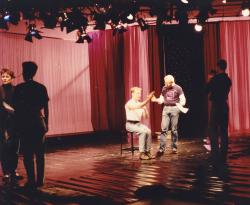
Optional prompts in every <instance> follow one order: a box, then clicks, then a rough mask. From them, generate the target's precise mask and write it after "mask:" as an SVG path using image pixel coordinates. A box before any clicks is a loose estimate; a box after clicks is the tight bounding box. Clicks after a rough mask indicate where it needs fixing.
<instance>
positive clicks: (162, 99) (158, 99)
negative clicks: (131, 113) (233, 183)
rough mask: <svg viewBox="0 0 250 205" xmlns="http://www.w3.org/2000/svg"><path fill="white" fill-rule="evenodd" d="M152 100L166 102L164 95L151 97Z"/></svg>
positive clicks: (160, 102)
mask: <svg viewBox="0 0 250 205" xmlns="http://www.w3.org/2000/svg"><path fill="white" fill-rule="evenodd" d="M151 101H152V102H157V103H158V104H162V103H164V97H163V95H160V97H158V98H156V97H155V96H153V97H152V99H151Z"/></svg>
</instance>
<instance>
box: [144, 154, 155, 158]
mask: <svg viewBox="0 0 250 205" xmlns="http://www.w3.org/2000/svg"><path fill="white" fill-rule="evenodd" d="M146 155H147V156H148V157H149V159H155V156H154V155H152V154H151V153H150V152H146Z"/></svg>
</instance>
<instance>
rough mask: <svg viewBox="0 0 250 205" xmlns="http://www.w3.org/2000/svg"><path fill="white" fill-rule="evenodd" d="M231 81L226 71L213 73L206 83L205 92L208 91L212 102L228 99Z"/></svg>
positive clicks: (221, 101) (222, 101)
mask: <svg viewBox="0 0 250 205" xmlns="http://www.w3.org/2000/svg"><path fill="white" fill-rule="evenodd" d="M231 85H232V82H231V79H230V78H229V77H228V75H227V74H226V73H219V74H217V75H215V76H214V77H213V78H212V79H211V80H210V82H209V83H208V84H207V88H206V89H207V93H210V100H211V101H212V102H213V103H225V102H226V101H227V99H228V94H229V91H230V88H231Z"/></svg>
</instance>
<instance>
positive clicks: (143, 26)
mask: <svg viewBox="0 0 250 205" xmlns="http://www.w3.org/2000/svg"><path fill="white" fill-rule="evenodd" d="M137 22H138V24H139V26H140V28H141V30H142V31H145V30H147V29H148V28H149V26H148V24H147V23H146V22H145V20H144V19H143V18H139V19H137Z"/></svg>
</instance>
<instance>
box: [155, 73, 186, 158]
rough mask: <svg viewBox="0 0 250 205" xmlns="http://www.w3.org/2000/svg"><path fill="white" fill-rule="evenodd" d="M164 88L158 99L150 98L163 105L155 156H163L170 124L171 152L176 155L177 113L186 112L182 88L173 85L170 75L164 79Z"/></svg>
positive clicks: (172, 78)
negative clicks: (157, 148) (158, 144)
mask: <svg viewBox="0 0 250 205" xmlns="http://www.w3.org/2000/svg"><path fill="white" fill-rule="evenodd" d="M164 83H165V86H164V87H163V88H162V92H161V95H160V97H159V98H156V97H152V99H151V100H152V102H157V103H158V104H162V103H164V107H163V111H162V121H161V130H162V132H161V135H160V148H159V151H158V152H157V156H158V157H160V156H162V155H163V153H164V151H165V149H166V133H167V132H168V130H169V125H170V124H171V128H170V129H171V133H172V138H171V140H172V144H171V147H172V152H173V153H177V140H178V131H177V127H178V119H179V113H180V111H182V112H184V113H185V112H187V108H183V107H182V106H184V105H185V104H186V98H185V95H184V93H183V90H182V88H181V87H180V86H179V85H177V84H175V80H174V77H173V76H172V75H166V76H165V77H164Z"/></svg>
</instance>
